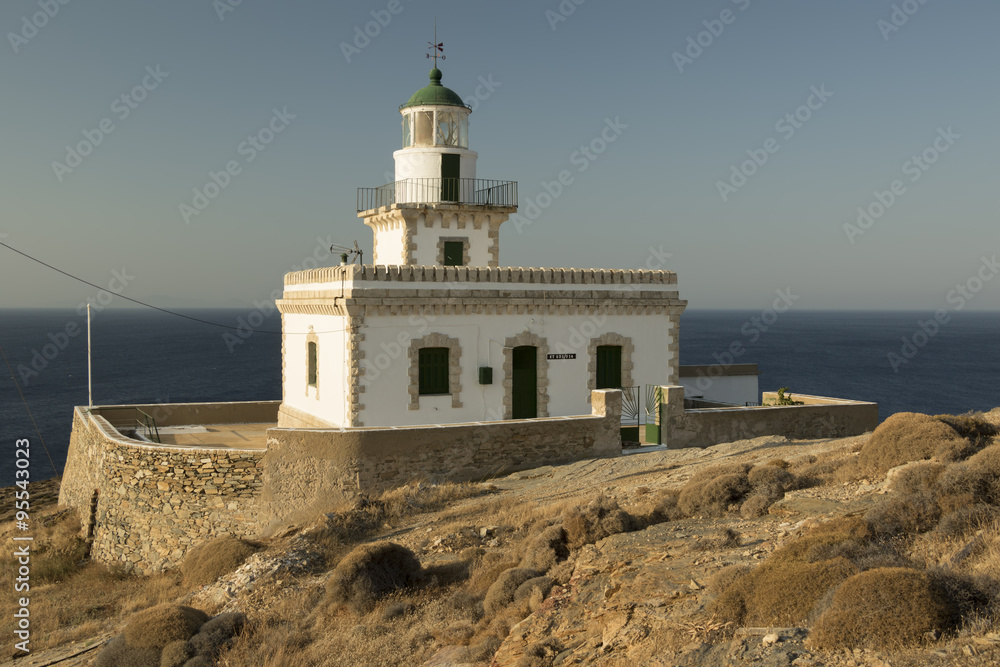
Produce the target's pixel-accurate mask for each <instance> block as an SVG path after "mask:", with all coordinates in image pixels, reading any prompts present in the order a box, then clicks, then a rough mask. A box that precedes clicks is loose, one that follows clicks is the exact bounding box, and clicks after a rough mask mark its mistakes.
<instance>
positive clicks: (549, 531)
mask: <svg viewBox="0 0 1000 667" xmlns="http://www.w3.org/2000/svg"><path fill="white" fill-rule="evenodd" d="M567 558H569V547H568V546H567V545H566V531H565V530H563V527H562V526H549V527H548V528H546V529H545V530H543V531H542V532H541V533H539V534H538V535H535V536H534V537H532V538H529V540H528V542H527V546H526V547H525V550H524V557H523V558H521V564H520V567H523V568H527V569H529V570H536V571H538V572H548V571H549V570H551V569H552V568H553V567H555V566H556V565H557V564H558V563H561V562H562V561H564V560H566V559H567Z"/></svg>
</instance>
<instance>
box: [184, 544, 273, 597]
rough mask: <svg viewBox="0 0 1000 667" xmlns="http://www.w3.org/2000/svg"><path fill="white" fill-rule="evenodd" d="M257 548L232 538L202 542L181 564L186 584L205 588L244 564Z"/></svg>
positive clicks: (189, 552)
mask: <svg viewBox="0 0 1000 667" xmlns="http://www.w3.org/2000/svg"><path fill="white" fill-rule="evenodd" d="M255 551H257V548H256V547H254V546H253V545H252V544H250V543H248V542H245V541H243V540H241V539H239V538H236V537H232V536H229V535H227V536H225V537H218V538H216V539H214V540H209V541H208V542H202V543H201V544H199V545H198V546H196V547H194V548H193V549H191V550H190V551H188V553H187V555H185V556H184V561H183V562H182V563H181V568H180V569H181V573H182V574H183V575H184V583H185V584H187V585H188V586H204V585H206V584H210V583H212V582H214V581H216V580H217V579H218V578H219V577H222V576H225V575H227V574H229V573H230V572H232V571H233V570H235V569H236V568H238V567H239V566H240V565H242V564H243V561H245V560H246V559H247V558H249V557H250V556H252V555H253V554H254V552H255Z"/></svg>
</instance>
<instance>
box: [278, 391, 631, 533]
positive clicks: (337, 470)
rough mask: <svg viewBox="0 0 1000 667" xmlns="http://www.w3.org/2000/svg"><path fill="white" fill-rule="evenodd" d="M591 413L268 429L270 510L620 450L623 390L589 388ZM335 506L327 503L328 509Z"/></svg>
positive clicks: (316, 508)
mask: <svg viewBox="0 0 1000 667" xmlns="http://www.w3.org/2000/svg"><path fill="white" fill-rule="evenodd" d="M591 396H592V400H593V404H592V408H593V413H592V414H591V415H586V416H579V417H552V418H547V419H525V420H511V421H498V422H478V423H473V424H443V425H436V426H411V427H396V428H347V429H336V430H333V429H286V428H275V429H269V430H268V432H267V435H268V448H267V454H266V455H265V456H264V460H263V469H264V481H265V494H264V501H265V507H266V508H268V509H267V510H266V513H267V514H270V515H272V516H274V517H276V518H277V517H278V516H279V515H280V512H281V511H282V508H284V509H285V511H287V510H288V508H301V507H302V503H303V499H304V498H315V499H316V500H317V503H316V504H315V505H314V506H313V507H312V508H310V510H311V511H313V510H314V511H321V510H322V507H321V505H323V504H326V505H329V504H335V503H336V502H337V501H338V500H341V499H344V498H346V497H349V496H351V495H353V494H356V493H358V492H359V491H360V492H378V491H381V490H383V489H387V488H391V487H394V486H400V485H402V484H406V483H408V482H411V481H414V480H420V481H428V482H443V481H453V482H458V481H469V480H480V479H484V478H487V477H490V476H494V475H500V474H506V473H511V472H514V471H517V470H527V469H530V468H537V467H538V466H543V465H555V464H560V463H569V462H571V461H578V460H580V459H586V458H599V457H604V456H616V455H618V454H620V453H621V435H620V428H621V400H622V399H621V392H620V391H618V390H614V391H605V390H601V391H594V392H591ZM327 511H329V510H327Z"/></svg>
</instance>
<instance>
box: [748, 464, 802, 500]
mask: <svg viewBox="0 0 1000 667" xmlns="http://www.w3.org/2000/svg"><path fill="white" fill-rule="evenodd" d="M786 467H787V463H786ZM747 481H748V482H750V486H751V487H752V488H753V490H754V491H758V490H761V489H764V490H768V491H770V490H774V491H776V492H780V493H784V492H785V491H787V490H789V489H792V488H795V483H796V480H795V475H793V474H792V473H790V472H788V470H786V468H785V467H782V466H778V465H772V464H771V463H765V464H764V465H762V466H757V467H755V468H753V469H752V470H751V471H750V472H749V473H747Z"/></svg>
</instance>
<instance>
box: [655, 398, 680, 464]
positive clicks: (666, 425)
mask: <svg viewBox="0 0 1000 667" xmlns="http://www.w3.org/2000/svg"><path fill="white" fill-rule="evenodd" d="M657 413H658V415H659V419H658V421H659V424H660V444H662V445H666V446H667V449H670V433H671V431H672V430H673V428H674V427H675V426H677V425H679V424H677V422H678V421H679V420H680V418H681V417H683V416H684V387H682V386H680V385H663V386H661V387H660V406H659V410H657Z"/></svg>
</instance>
